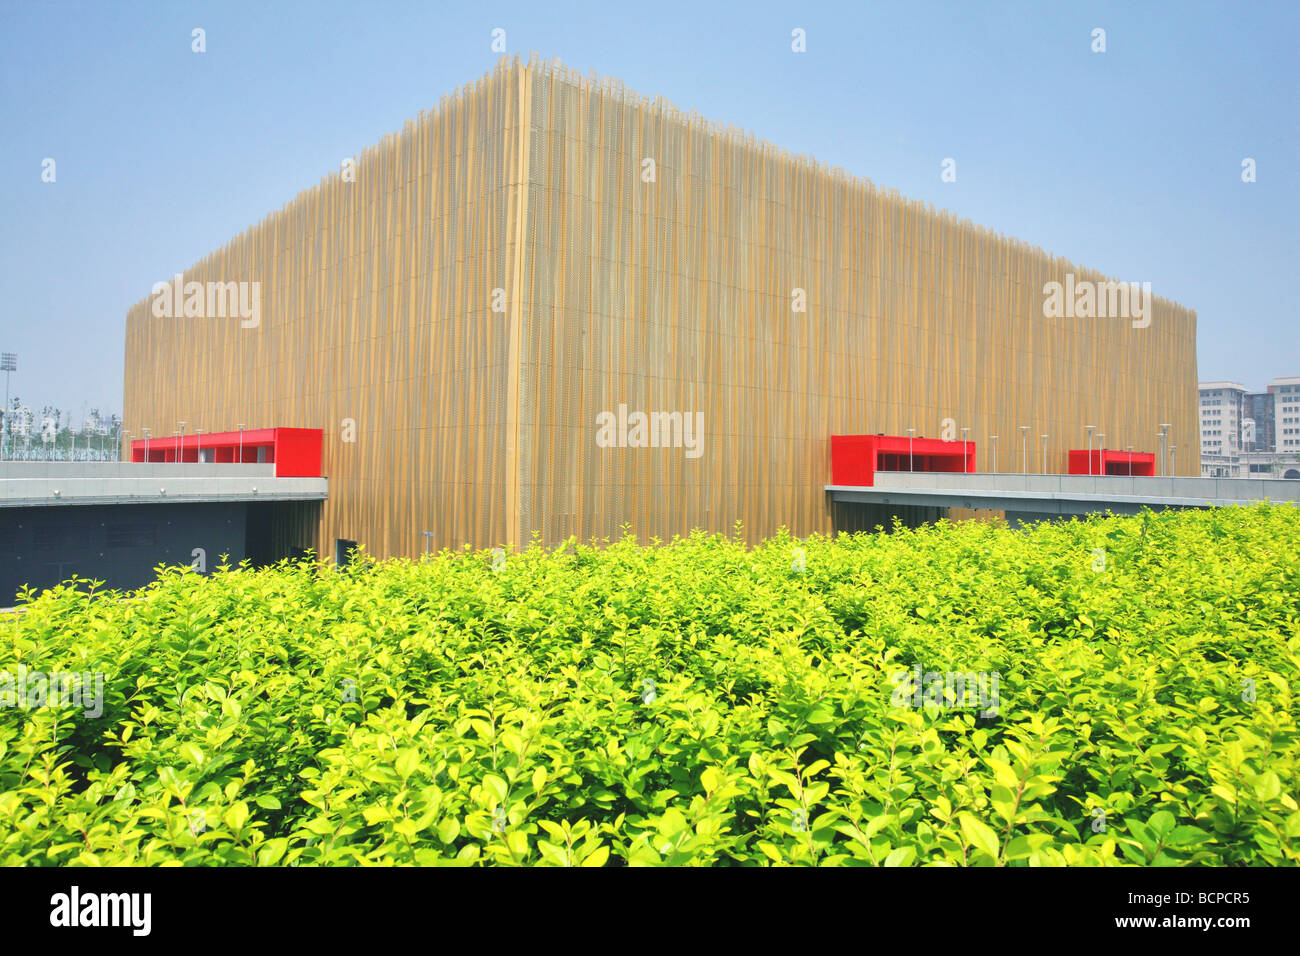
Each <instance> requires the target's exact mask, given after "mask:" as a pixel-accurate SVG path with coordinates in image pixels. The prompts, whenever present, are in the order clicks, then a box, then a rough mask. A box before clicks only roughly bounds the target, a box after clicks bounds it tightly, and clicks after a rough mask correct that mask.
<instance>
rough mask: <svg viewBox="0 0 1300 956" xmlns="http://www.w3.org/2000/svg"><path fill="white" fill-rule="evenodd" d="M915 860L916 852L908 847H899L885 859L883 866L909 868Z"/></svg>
mask: <svg viewBox="0 0 1300 956" xmlns="http://www.w3.org/2000/svg"><path fill="white" fill-rule="evenodd" d="M915 859H916V850H914V849H912V847H910V846H900V847H898V848H896V849H894V850H892V851H891V852H890V854H889V856H887V857H885V866H911V865H912V861H913V860H915Z"/></svg>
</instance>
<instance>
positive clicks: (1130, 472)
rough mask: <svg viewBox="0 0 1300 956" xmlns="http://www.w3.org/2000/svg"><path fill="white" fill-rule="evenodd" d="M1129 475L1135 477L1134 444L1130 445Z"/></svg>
mask: <svg viewBox="0 0 1300 956" xmlns="http://www.w3.org/2000/svg"><path fill="white" fill-rule="evenodd" d="M1128 476H1129V477H1130V478H1132V477H1133V446H1132V445H1129V446H1128Z"/></svg>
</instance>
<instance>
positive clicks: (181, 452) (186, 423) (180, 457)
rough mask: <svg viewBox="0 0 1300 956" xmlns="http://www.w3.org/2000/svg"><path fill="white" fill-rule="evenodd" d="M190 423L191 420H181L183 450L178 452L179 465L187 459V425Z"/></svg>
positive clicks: (177, 461)
mask: <svg viewBox="0 0 1300 956" xmlns="http://www.w3.org/2000/svg"><path fill="white" fill-rule="evenodd" d="M188 424H189V422H181V423H180V426H181V450H180V451H179V452H177V453H176V463H177V464H178V465H179V464H180V463H181V462H183V461H184V460H185V426H186V425H188Z"/></svg>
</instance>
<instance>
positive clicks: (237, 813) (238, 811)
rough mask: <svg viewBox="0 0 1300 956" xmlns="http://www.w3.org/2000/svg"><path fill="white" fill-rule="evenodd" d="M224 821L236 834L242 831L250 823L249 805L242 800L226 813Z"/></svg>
mask: <svg viewBox="0 0 1300 956" xmlns="http://www.w3.org/2000/svg"><path fill="white" fill-rule="evenodd" d="M223 819H224V820H225V821H226V825H227V826H229V827H230V829H232V830H234V831H236V832H238V831H240V830H242V829H243V828H244V824H245V823H246V822H247V821H248V804H246V803H245V802H244V801H243V800H240V801H239V802H238V803H236V804H235V805H234V806H232V807H231V808H230V809H229V810H227V811H226V814H225V816H224V817H223Z"/></svg>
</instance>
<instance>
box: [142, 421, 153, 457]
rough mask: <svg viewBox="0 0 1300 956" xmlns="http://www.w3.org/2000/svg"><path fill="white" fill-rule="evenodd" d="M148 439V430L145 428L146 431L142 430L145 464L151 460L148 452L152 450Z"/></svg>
mask: <svg viewBox="0 0 1300 956" xmlns="http://www.w3.org/2000/svg"><path fill="white" fill-rule="evenodd" d="M149 439H150V436H149V429H147V428H146V429H145V430H144V460H145V461H146V462H148V461H152V459H151V458H150V457H149V452H150V450H151V448H152V445H151V444H150V440H149Z"/></svg>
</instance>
